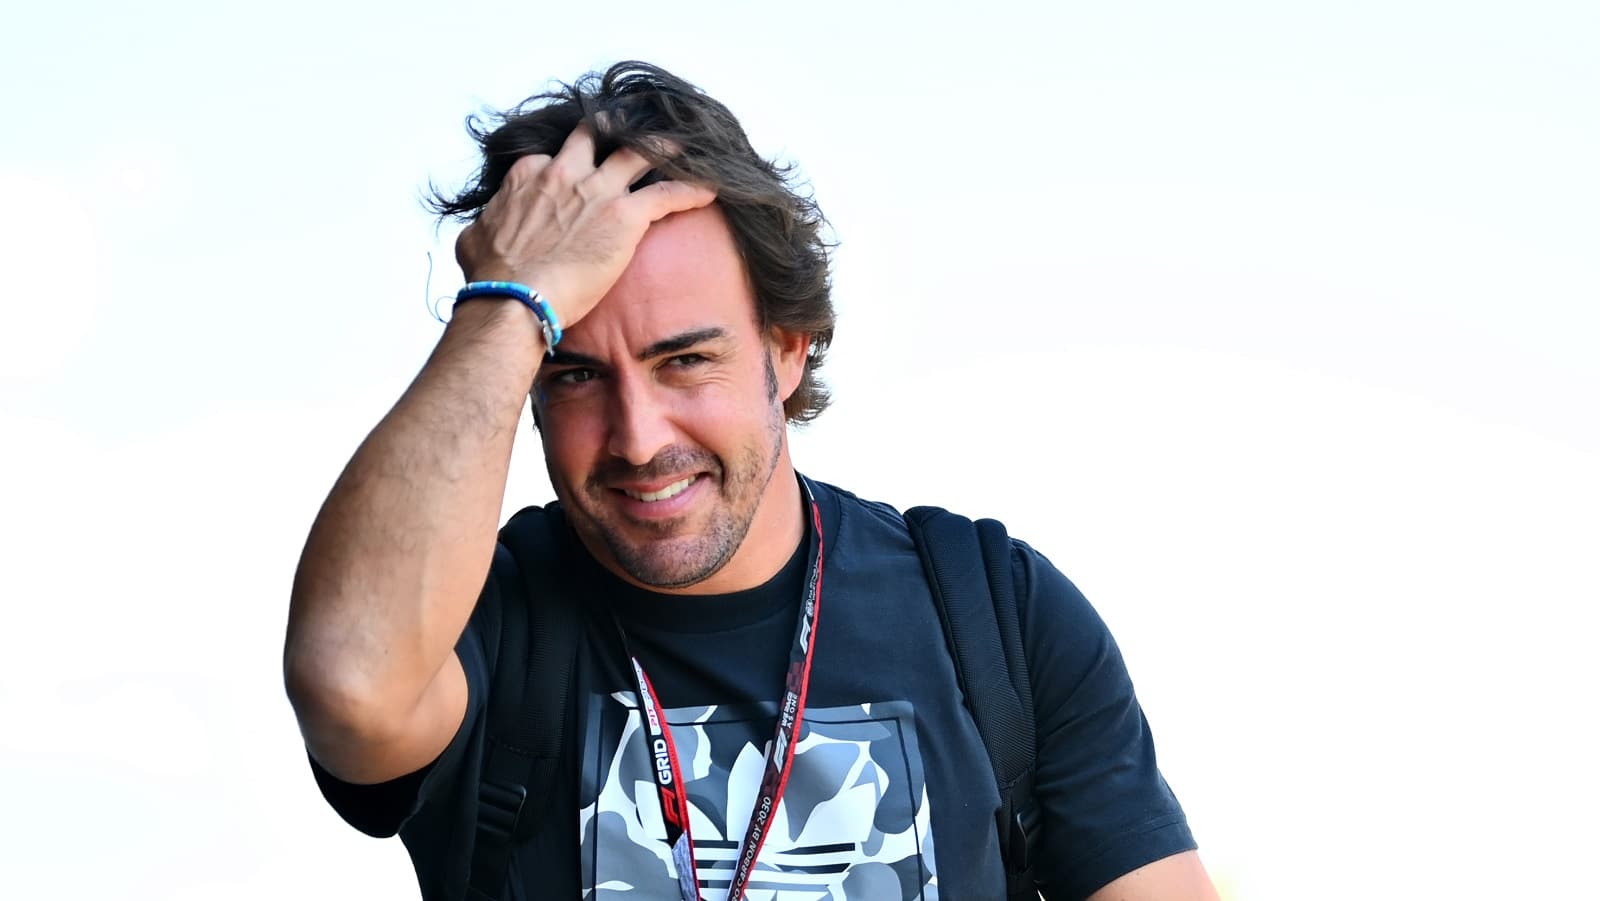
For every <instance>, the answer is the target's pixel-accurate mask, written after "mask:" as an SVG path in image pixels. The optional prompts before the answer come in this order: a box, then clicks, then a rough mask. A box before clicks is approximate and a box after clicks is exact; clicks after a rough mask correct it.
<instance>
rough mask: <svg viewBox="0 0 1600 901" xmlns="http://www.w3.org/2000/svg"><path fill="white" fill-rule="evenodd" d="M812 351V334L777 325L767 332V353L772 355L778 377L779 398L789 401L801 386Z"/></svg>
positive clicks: (773, 368) (774, 370) (773, 365)
mask: <svg viewBox="0 0 1600 901" xmlns="http://www.w3.org/2000/svg"><path fill="white" fill-rule="evenodd" d="M810 351H811V336H810V335H808V334H806V333H805V332H791V331H788V330H786V329H781V328H778V327H776V326H774V327H773V328H772V330H771V331H769V332H768V333H767V353H768V354H771V356H772V371H773V374H774V375H776V376H777V377H778V399H779V400H780V401H784V402H787V401H788V400H789V396H790V395H792V394H794V392H795V389H796V388H799V387H800V377H801V376H803V375H805V371H806V357H807V356H808V355H809V353H810Z"/></svg>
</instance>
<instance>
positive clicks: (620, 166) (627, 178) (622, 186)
mask: <svg viewBox="0 0 1600 901" xmlns="http://www.w3.org/2000/svg"><path fill="white" fill-rule="evenodd" d="M655 165H656V164H655V163H653V162H651V161H650V158H649V157H647V156H645V155H644V154H642V153H640V152H639V151H637V150H634V149H633V148H632V147H618V148H617V149H616V150H614V151H612V153H611V155H610V156H608V157H606V161H605V162H604V163H601V164H600V168H599V169H597V170H595V173H594V174H593V175H591V176H589V178H588V179H587V181H588V182H590V183H591V185H592V187H594V188H595V189H596V190H597V192H598V193H600V194H602V195H604V194H621V193H622V192H623V191H626V190H627V189H628V187H629V186H630V185H632V184H633V183H634V182H636V181H638V180H639V179H640V177H641V176H643V175H644V174H645V173H646V172H649V171H650V170H651V169H654V168H655Z"/></svg>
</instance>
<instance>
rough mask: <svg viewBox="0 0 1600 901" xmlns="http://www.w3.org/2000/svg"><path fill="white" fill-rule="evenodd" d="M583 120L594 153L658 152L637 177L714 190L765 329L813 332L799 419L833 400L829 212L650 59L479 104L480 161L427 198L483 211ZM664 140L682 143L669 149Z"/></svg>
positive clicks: (721, 112)
mask: <svg viewBox="0 0 1600 901" xmlns="http://www.w3.org/2000/svg"><path fill="white" fill-rule="evenodd" d="M580 122H586V123H588V125H589V128H590V129H591V130H592V132H593V134H594V137H595V157H596V160H597V161H599V160H602V159H604V158H605V157H606V156H607V155H609V154H610V153H611V152H612V151H613V150H616V149H618V148H620V147H631V148H633V149H634V150H636V151H638V152H639V153H641V154H643V155H644V156H645V157H646V158H647V159H649V160H650V161H651V162H652V163H654V164H655V167H656V169H655V171H654V172H652V173H651V174H650V175H649V176H647V177H646V178H645V180H644V181H642V182H641V183H640V186H642V185H644V184H648V183H650V182H651V181H654V180H659V179H660V178H672V179H676V180H681V181H692V182H696V183H699V184H703V185H708V186H710V187H712V188H714V189H715V190H716V192H717V203H718V204H719V205H720V206H721V207H722V212H723V214H724V215H725V216H726V217H727V221H728V227H729V229H730V230H732V232H733V238H734V242H735V244H736V245H737V246H738V248H739V253H740V255H741V256H742V257H743V259H744V265H745V269H746V271H747V272H748V273H749V277H750V282H751V285H752V287H753V288H754V291H755V305H756V321H757V323H758V324H759V325H760V327H761V331H762V332H763V333H765V332H766V331H767V330H768V329H769V328H772V327H777V328H780V329H784V330H787V331H789V332H794V333H801V334H806V335H809V336H810V342H811V346H810V349H809V352H808V354H807V358H806V364H805V372H804V374H803V375H802V377H801V379H800V385H799V387H797V388H796V389H795V392H794V394H792V395H790V396H789V398H788V399H787V400H786V401H784V405H783V412H784V415H785V416H786V417H787V418H788V419H789V421H790V422H795V423H804V422H810V421H811V420H813V419H815V418H816V417H817V415H818V414H820V413H821V412H822V411H823V410H824V409H825V408H826V407H827V406H828V400H829V398H828V391H827V388H826V387H825V386H824V385H823V384H822V382H821V380H819V379H818V377H817V374H816V370H817V369H818V367H820V366H821V365H822V360H823V357H824V355H825V354H826V353H827V350H828V345H829V344H830V343H832V341H833V326H834V313H833V302H832V300H831V299H830V291H829V278H828V254H829V251H830V250H831V249H832V244H831V243H830V242H829V241H828V240H827V239H826V238H824V237H823V234H822V230H823V226H824V225H825V224H826V222H825V220H824V219H823V217H822V212H821V210H819V209H818V208H817V204H816V202H815V201H814V200H813V199H812V198H811V197H810V196H809V193H802V192H801V189H800V186H799V185H798V184H796V183H795V182H794V180H793V179H792V175H793V167H792V166H787V165H784V166H780V165H778V164H776V163H774V162H771V161H769V160H766V159H763V158H762V157H761V156H760V155H759V154H757V153H756V152H755V150H754V148H752V147H751V146H750V139H749V138H748V137H746V136H745V133H744V129H743V128H742V127H740V125H739V120H738V119H735V118H734V116H733V114H732V113H731V112H729V111H728V108H727V107H725V106H723V105H722V104H721V103H718V102H717V101H716V100H713V99H712V98H711V97H709V96H708V95H707V94H706V93H705V92H704V91H702V90H700V89H699V88H697V87H695V86H694V85H692V84H690V83H689V82H687V81H684V80H683V79H681V78H679V77H677V76H676V75H673V74H672V73H670V72H667V71H666V70H664V69H661V68H659V67H657V66H652V65H650V64H648V63H642V62H635V61H629V62H620V63H617V64H616V65H614V66H612V67H611V68H609V69H607V70H606V71H605V73H604V74H602V73H599V72H590V73H588V74H586V75H584V76H582V77H581V78H579V79H578V80H577V81H575V82H573V83H572V84H558V86H557V87H556V88H554V89H552V90H550V91H546V92H545V93H541V94H535V95H534V96H532V97H529V98H528V99H527V100H524V101H523V102H522V103H520V104H518V105H517V106H515V107H513V108H511V109H510V110H507V111H505V112H498V113H496V112H491V113H486V114H483V115H481V116H471V117H469V118H468V119H467V131H468V132H469V133H470V134H471V135H472V137H473V139H474V140H476V141H477V142H478V145H479V148H480V149H481V150H482V152H483V167H482V168H481V169H480V170H478V173H477V175H475V176H474V177H473V178H472V180H471V181H470V182H468V184H467V186H466V187H465V188H464V189H463V190H462V191H461V192H460V193H459V194H456V195H455V196H453V197H452V196H448V195H446V194H444V193H442V192H440V191H439V190H438V189H433V190H432V191H431V194H432V197H431V198H430V199H429V200H428V201H427V204H428V206H429V208H430V209H432V210H433V212H435V213H437V214H438V215H439V216H440V218H446V217H449V218H455V219H458V220H462V221H471V220H473V219H476V218H477V217H478V214H479V213H481V212H482V210H483V208H484V205H485V204H487V203H488V202H489V198H491V197H493V196H494V194H495V192H496V191H498V190H499V189H500V183H501V182H502V181H503V180H504V179H505V177H506V173H507V172H508V171H510V169H511V165H512V163H514V162H516V161H517V160H518V159H520V158H521V157H524V156H528V155H530V154H549V155H552V156H553V155H555V153H556V152H557V151H559V150H560V149H561V145H562V143H563V142H564V141H565V140H566V138H567V135H568V134H570V133H571V132H572V130H573V129H574V128H576V127H577V126H578V123H580ZM664 147H676V148H679V152H677V153H671V154H665V153H663V152H662V151H663V148H664Z"/></svg>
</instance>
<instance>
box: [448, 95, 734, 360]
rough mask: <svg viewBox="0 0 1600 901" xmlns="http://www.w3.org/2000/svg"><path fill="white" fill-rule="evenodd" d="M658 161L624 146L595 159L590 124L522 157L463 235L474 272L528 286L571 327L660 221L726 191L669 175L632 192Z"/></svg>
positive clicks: (463, 258)
mask: <svg viewBox="0 0 1600 901" xmlns="http://www.w3.org/2000/svg"><path fill="white" fill-rule="evenodd" d="M652 166H653V164H652V163H651V162H650V161H649V160H648V159H647V158H645V156H644V155H643V154H641V153H639V152H638V151H636V150H633V149H631V148H628V147H623V148H620V149H618V150H616V151H615V152H613V153H612V154H611V155H610V156H609V157H607V158H606V160H605V162H604V163H602V164H601V165H600V166H598V167H597V166H595V164H594V136H593V135H592V134H591V132H590V130H589V127H588V126H587V125H584V124H580V125H579V126H578V127H577V128H576V129H574V130H573V132H572V134H571V135H569V136H568V137H567V140H566V142H565V143H564V144H562V146H561V152H560V153H557V154H556V155H555V156H554V157H550V156H547V155H544V154H538V155H533V156H525V157H523V158H521V159H519V160H517V161H516V162H515V163H514V164H512V166H511V170H510V171H509V172H507V173H506V177H505V181H504V182H502V183H501V185H500V189H499V190H498V191H496V192H495V195H494V197H493V198H491V199H490V200H489V203H488V205H486V206H485V207H484V209H483V213H482V214H481V215H480V216H479V217H478V219H477V221H475V222H473V223H472V224H471V225H469V226H467V228H466V229H465V230H463V231H462V232H461V236H460V237H459V238H458V239H457V240H456V261H457V262H458V263H460V264H461V271H462V272H463V273H464V274H465V275H466V277H467V281H469V282H470V281H508V282H518V283H521V284H524V285H528V286H529V287H531V288H534V289H535V290H537V291H539V293H541V294H543V295H544V297H545V300H547V301H549V302H550V305H551V306H552V307H553V308H554V309H555V312H556V318H557V319H559V320H560V323H561V327H562V328H570V327H571V326H573V325H574V324H576V323H577V322H578V320H580V319H582V318H583V317H584V316H585V315H587V314H588V312H589V311H590V310H592V309H594V306H595V304H597V303H599V302H600V298H602V297H604V296H605V294H606V292H607V291H609V290H611V286H612V285H613V284H615V283H616V281H617V279H618V278H620V277H621V276H622V270H623V269H625V268H627V265H628V261H629V260H631V259H633V252H634V249H635V248H636V247H637V246H638V245H639V241H640V240H641V239H642V238H643V237H644V233H645V230H646V229H647V228H649V227H650V223H652V222H655V221H656V220H658V219H661V218H663V217H665V216H667V215H669V214H671V213H677V212H682V211H684V210H691V209H695V208H696V207H702V206H705V205H706V204H708V203H710V202H711V201H713V200H715V199H716V193H715V192H714V191H712V190H711V189H710V188H706V187H703V186H700V185H693V184H689V183H687V182H679V181H659V182H656V183H655V184H652V185H649V186H647V187H644V188H641V189H639V190H637V191H632V192H630V191H629V190H628V188H629V186H630V185H632V184H633V183H634V182H636V181H638V180H639V179H640V178H642V177H643V176H644V175H645V173H647V172H649V171H650V169H651V168H652Z"/></svg>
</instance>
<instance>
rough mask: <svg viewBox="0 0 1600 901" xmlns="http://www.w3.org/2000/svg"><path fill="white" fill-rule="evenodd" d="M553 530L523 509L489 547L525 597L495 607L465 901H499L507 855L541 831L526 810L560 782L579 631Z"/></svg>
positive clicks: (543, 513) (536, 816) (554, 519)
mask: <svg viewBox="0 0 1600 901" xmlns="http://www.w3.org/2000/svg"><path fill="white" fill-rule="evenodd" d="M561 528H562V520H561V517H560V514H559V512H558V511H556V510H541V509H539V508H535V507H530V508H528V509H526V510H523V511H522V512H520V513H518V514H517V515H516V516H513V517H512V518H511V520H510V521H509V522H507V523H506V525H505V527H504V528H502V529H501V530H500V541H499V543H498V544H497V545H496V547H495V557H496V560H497V561H498V562H499V563H500V564H501V565H502V566H503V565H504V564H505V563H507V562H511V561H507V560H506V559H505V556H509V557H510V558H511V560H512V561H514V562H515V564H516V566H517V568H518V569H519V570H520V571H521V573H522V577H523V580H524V587H525V590H524V591H523V592H521V593H520V595H513V596H507V597H503V598H501V604H500V611H501V617H500V641H499V645H498V649H497V650H496V651H495V670H494V687H493V688H492V689H491V693H490V695H489V710H488V717H489V720H488V726H487V732H486V734H487V741H488V744H487V750H486V757H485V760H484V764H483V777H482V779H481V781H480V782H479V783H478V823H477V830H476V834H475V835H474V838H473V846H472V862H471V869H470V870H469V871H468V877H467V898H468V899H470V901H499V899H500V898H501V897H502V895H503V893H504V891H505V885H506V875H507V872H508V870H509V869H510V866H511V852H512V848H513V847H515V845H516V844H518V843H519V842H522V841H526V840H527V839H528V838H529V837H530V836H531V835H532V834H533V832H534V830H536V829H537V828H538V826H539V825H540V819H541V813H542V812H541V811H539V810H534V809H530V808H529V807H528V805H527V800H528V798H529V797H530V796H531V797H533V798H534V799H535V805H537V804H538V803H539V802H540V800H541V799H547V798H549V797H551V796H552V794H553V792H554V786H555V783H556V779H557V777H558V776H559V774H560V767H561V763H562V752H563V751H564V750H565V748H566V745H567V731H568V720H569V719H570V717H571V707H572V704H571V689H572V672H573V669H574V667H575V661H576V654H577V647H578V642H579V639H580V638H581V630H582V625H581V623H580V621H579V619H578V615H577V609H576V607H575V606H574V605H573V603H572V600H571V597H570V593H569V591H568V590H567V585H566V582H565V579H564V567H562V566H561V565H560V560H559V550H558V549H559V545H560V540H561V533H560V530H561ZM491 578H492V577H491ZM523 662H525V664H526V665H522V664H523Z"/></svg>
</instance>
